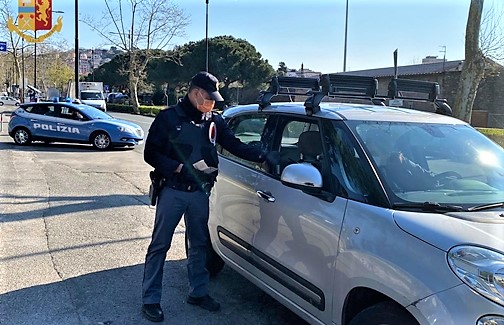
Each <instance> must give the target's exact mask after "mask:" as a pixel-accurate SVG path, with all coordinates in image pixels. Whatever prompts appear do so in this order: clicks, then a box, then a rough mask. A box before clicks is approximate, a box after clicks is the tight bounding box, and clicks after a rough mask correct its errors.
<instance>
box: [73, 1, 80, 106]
mask: <svg viewBox="0 0 504 325" xmlns="http://www.w3.org/2000/svg"><path fill="white" fill-rule="evenodd" d="M79 58H80V55H79V0H75V69H74V73H75V86H74V91H75V98H79Z"/></svg>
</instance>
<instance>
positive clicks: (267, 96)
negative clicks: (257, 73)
mask: <svg viewBox="0 0 504 325" xmlns="http://www.w3.org/2000/svg"><path fill="white" fill-rule="evenodd" d="M319 90H320V85H319V79H316V78H297V77H277V76H275V77H273V78H271V82H270V87H269V89H268V90H266V91H261V95H260V96H259V100H258V101H259V109H260V110H262V109H263V108H265V107H267V106H269V105H271V99H272V98H273V97H275V96H277V95H299V96H310V94H311V92H312V91H319Z"/></svg>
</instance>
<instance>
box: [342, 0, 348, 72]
mask: <svg viewBox="0 0 504 325" xmlns="http://www.w3.org/2000/svg"><path fill="white" fill-rule="evenodd" d="M347 35H348V0H346V14H345V47H344V50H343V72H345V71H346V53H347Z"/></svg>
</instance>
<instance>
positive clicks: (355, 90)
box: [258, 74, 452, 115]
mask: <svg viewBox="0 0 504 325" xmlns="http://www.w3.org/2000/svg"><path fill="white" fill-rule="evenodd" d="M377 91H378V80H377V79H376V78H374V77H368V76H354V75H342V74H323V75H321V76H320V79H318V78H298V77H277V76H275V77H273V78H272V79H271V82H270V87H269V88H268V90H266V91H261V95H260V96H259V99H258V101H259V110H263V109H264V108H265V107H267V106H269V105H271V99H272V98H273V97H274V96H277V95H299V96H307V97H308V98H307V99H306V101H305V103H304V106H305V110H306V114H307V115H312V114H315V113H317V112H318V111H320V103H321V101H322V100H323V99H324V98H325V97H331V98H345V99H364V100H370V101H371V102H372V103H373V104H375V105H385V103H384V102H385V100H386V99H407V100H415V101H429V102H432V103H434V105H435V107H436V113H439V114H444V115H452V109H451V108H450V106H449V105H448V103H447V101H446V100H445V99H439V98H438V96H439V92H440V91H439V84H438V83H437V82H430V81H419V80H410V79H392V80H391V81H390V83H389V85H388V94H387V96H386V97H385V96H384V97H378V96H377Z"/></svg>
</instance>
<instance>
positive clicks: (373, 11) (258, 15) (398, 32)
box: [53, 0, 502, 73]
mask: <svg viewBox="0 0 504 325" xmlns="http://www.w3.org/2000/svg"><path fill="white" fill-rule="evenodd" d="M173 1H174V3H176V4H177V5H178V6H179V7H180V8H182V9H183V10H184V11H185V13H186V14H188V15H189V16H190V20H191V24H190V25H189V26H188V28H187V29H186V34H187V37H185V38H181V39H177V40H175V42H176V43H177V44H184V43H187V42H189V41H199V40H202V39H204V38H205V10H206V5H205V1H204V0H173ZM348 1H349V14H348V16H349V18H348V33H347V40H348V42H347V60H346V70H347V71H352V70H362V69H372V68H381V67H389V66H393V52H394V50H395V49H398V53H399V55H398V62H399V65H409V64H417V63H421V60H422V58H424V57H426V56H429V55H433V56H438V57H440V58H442V57H443V55H444V53H443V50H444V48H446V59H447V60H459V59H463V58H464V35H465V27H466V22H467V15H468V10H469V3H470V0H348ZM500 1H502V0H485V9H487V8H489V7H491V6H495V8H499V3H500ZM124 2H125V3H126V1H124ZM104 3H105V2H104V0H80V1H79V13H80V14H96V15H100V16H101V13H102V12H103V11H104V10H105V5H104ZM494 3H495V4H494ZM73 6H74V1H72V0H53V9H54V10H62V11H64V12H65V14H63V17H64V18H63V21H64V27H63V31H62V33H61V35H60V36H59V37H58V38H64V39H65V40H67V41H68V44H69V46H70V47H72V44H73V40H74V38H75V36H74V7H73ZM345 6H346V0H309V1H307V0H290V1H288V0H254V1H252V0H209V32H208V33H209V37H214V36H219V35H232V36H234V37H236V38H242V39H245V40H247V41H248V42H250V43H251V44H252V45H254V46H255V47H256V49H257V51H259V52H260V53H261V55H262V57H263V58H264V59H267V60H268V61H269V63H270V64H271V65H272V66H273V67H274V68H275V69H276V68H277V67H278V63H279V62H280V61H283V62H285V63H286V64H287V66H288V67H289V68H297V69H299V68H300V67H301V64H302V63H303V64H304V67H305V68H309V69H312V70H315V71H319V72H323V73H331V72H340V71H343V57H344V54H343V53H344V34H345ZM500 7H502V5H500ZM79 31H80V33H79V34H80V35H79V43H80V45H81V47H86V48H93V47H102V46H103V47H108V45H105V44H104V42H103V40H100V39H99V35H97V34H94V33H92V32H91V31H90V30H89V29H88V28H87V26H85V24H83V23H80V25H79ZM210 51H211V48H210Z"/></svg>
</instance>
